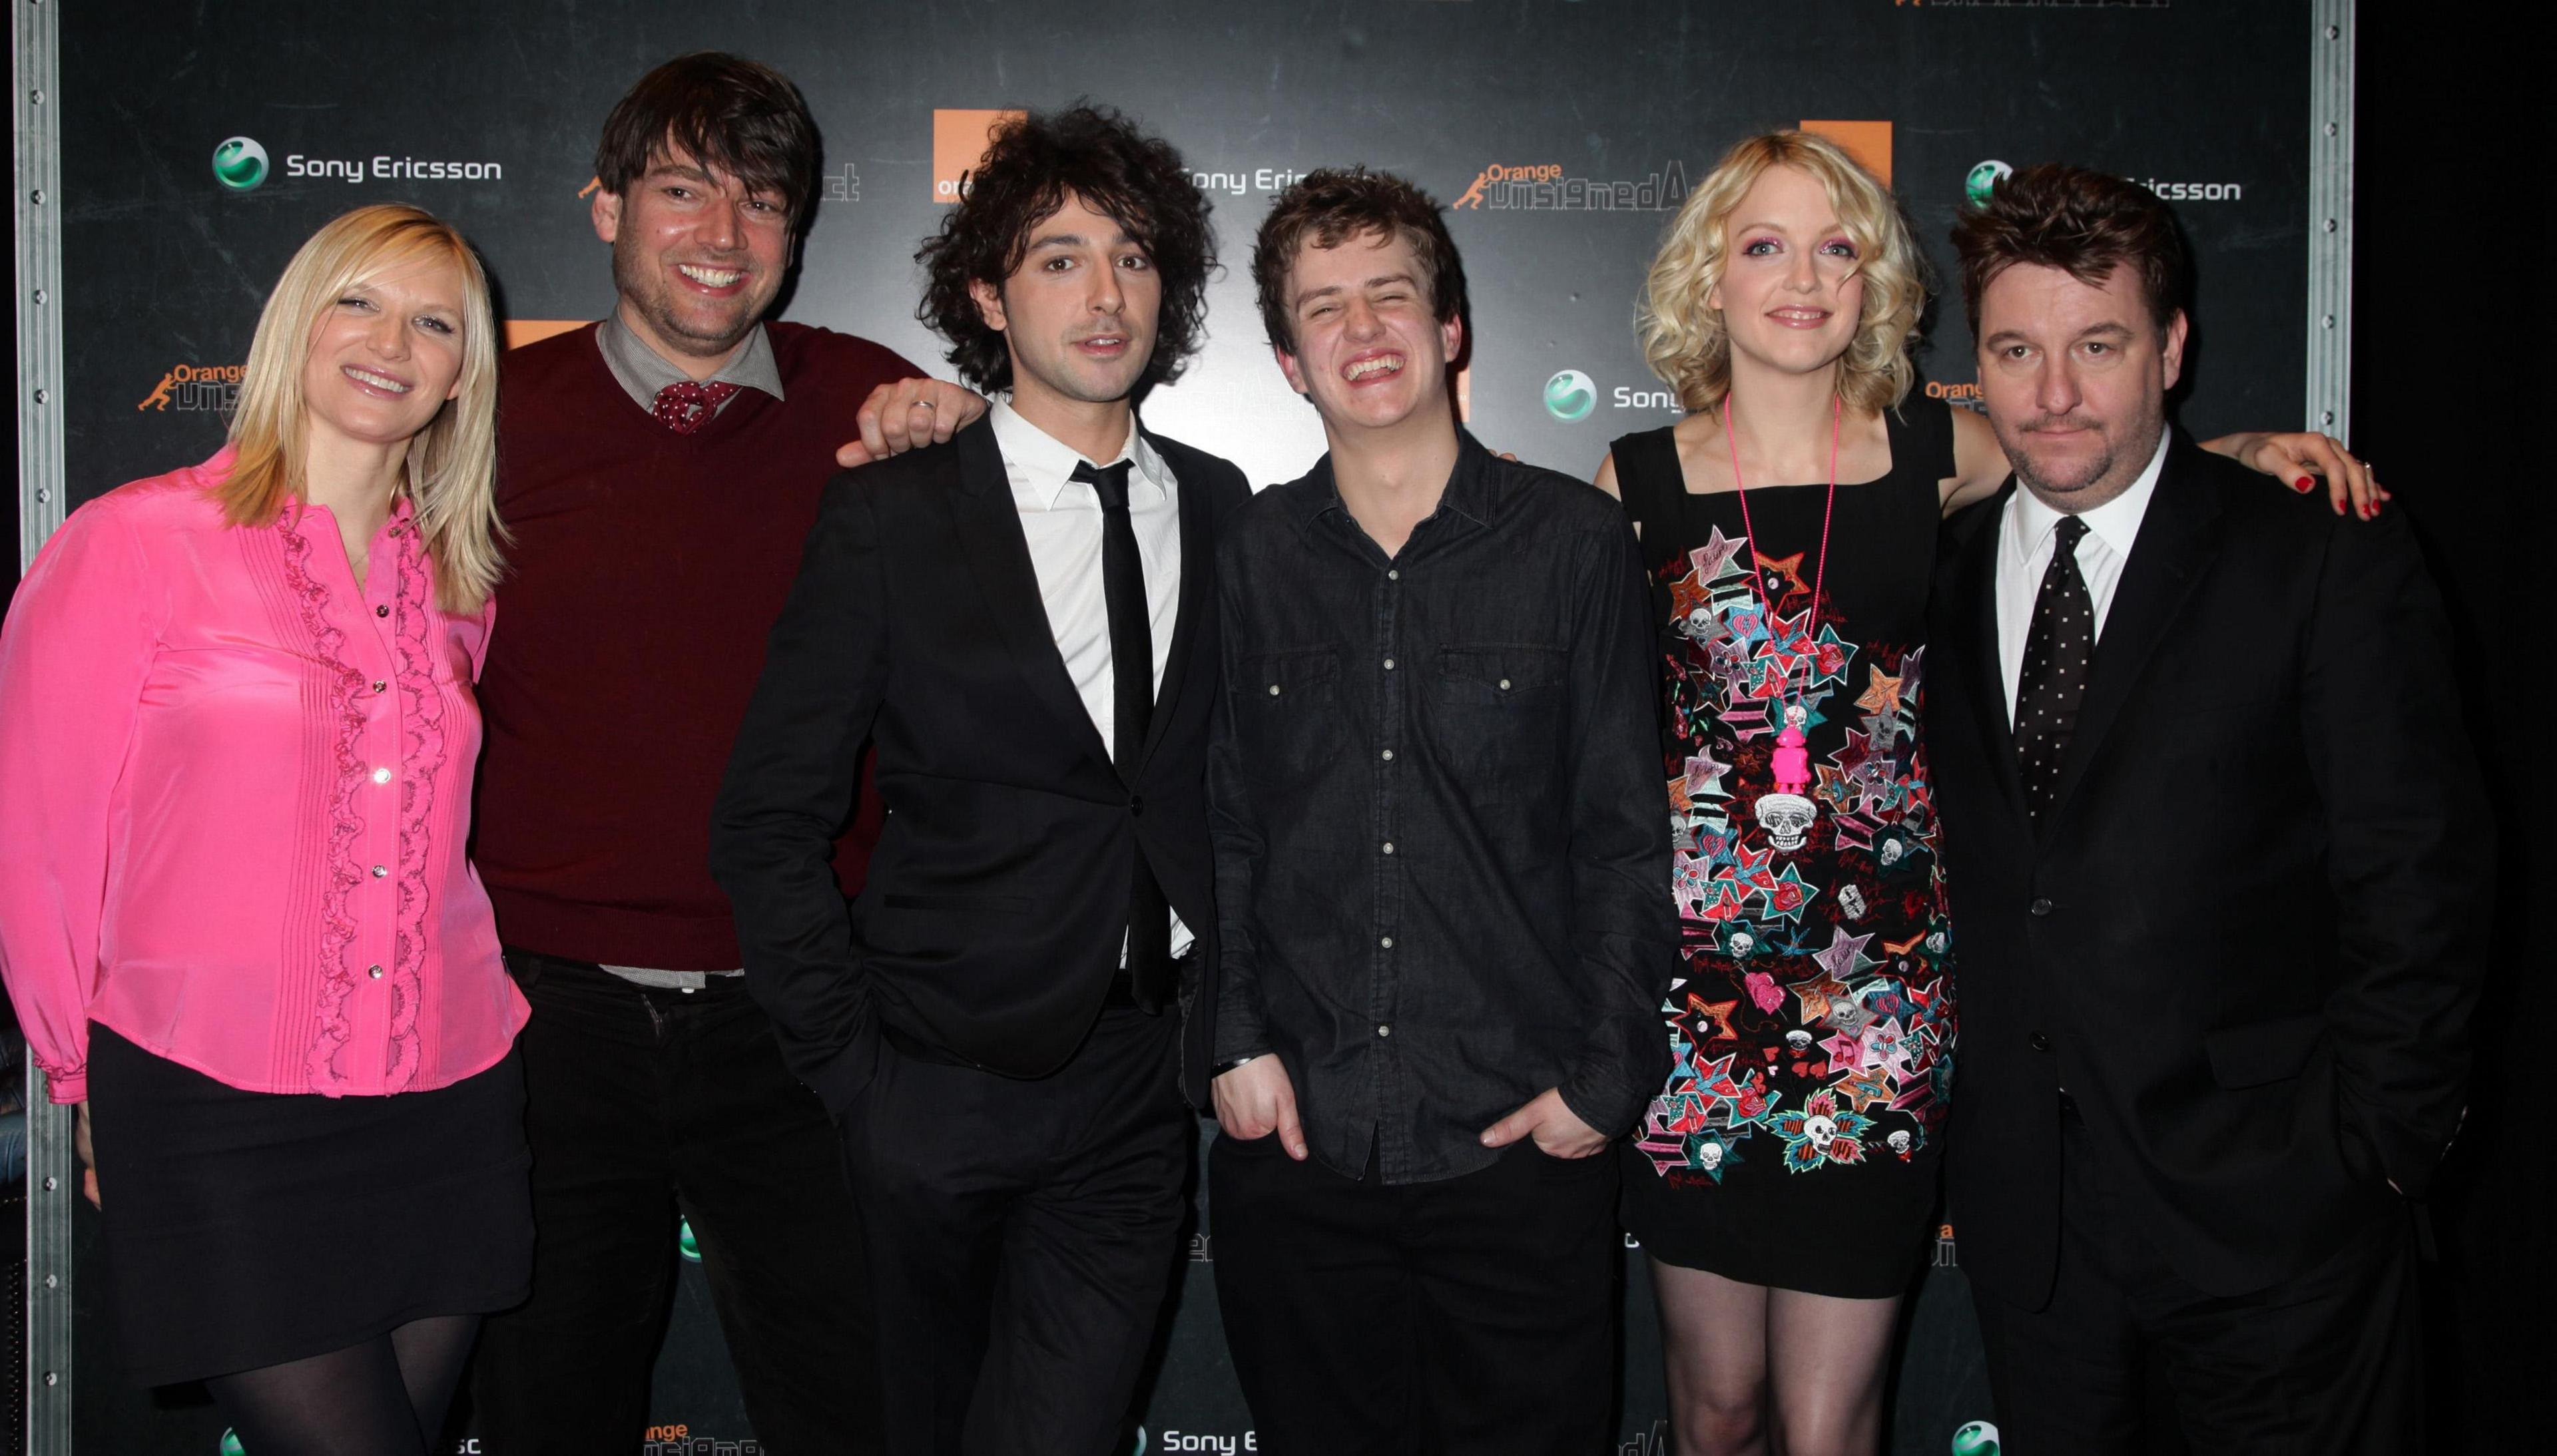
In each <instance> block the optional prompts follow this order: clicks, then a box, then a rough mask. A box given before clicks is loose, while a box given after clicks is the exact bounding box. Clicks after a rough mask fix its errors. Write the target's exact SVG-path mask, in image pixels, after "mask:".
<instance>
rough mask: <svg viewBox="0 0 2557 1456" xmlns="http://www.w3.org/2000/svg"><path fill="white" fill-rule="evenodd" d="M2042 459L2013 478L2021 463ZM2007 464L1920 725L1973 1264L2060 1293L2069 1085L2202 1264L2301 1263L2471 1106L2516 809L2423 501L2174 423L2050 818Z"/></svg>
mask: <svg viewBox="0 0 2557 1456" xmlns="http://www.w3.org/2000/svg"><path fill="white" fill-rule="evenodd" d="M2016 488H2018V487H2017V486H2016V485H2015V484H2014V483H2013V482H2010V483H2009V484H2008V486H2007V489H2008V490H2010V491H2012V490H2014V489H2016ZM2005 508H2006V495H2005V493H2004V492H2001V493H2000V494H1999V496H1998V497H1997V498H1996V499H1995V500H1991V501H1987V502H1983V503H1981V504H1979V505H1977V506H1974V507H1972V508H1971V509H1969V510H1968V511H1965V512H1963V513H1962V514H1961V515H1959V516H1957V517H1956V518H1955V519H1954V520H1953V521H1952V522H1951V523H1950V524H1949V525H1948V527H1947V529H1946V533H1945V536H1944V538H1943V544H1942V547H1941V551H1940V555H1939V576H1938V580H1937V584H1936V593H1935V598H1934V602H1935V604H1934V608H1933V611H1934V621H1933V623H1932V626H1931V629H1930V641H1931V642H1932V643H1933V644H1934V653H1935V656H1936V659H1937V660H1936V663H1935V664H1934V665H1933V670H1932V671H1931V672H1930V673H1929V674H1928V679H1929V681H1928V684H1927V692H1928V702H1927V727H1928V751H1929V753H1930V755H1931V758H1932V761H1933V766H1934V770H1935V775H1936V785H1937V791H1938V794H1939V802H1940V807H1941V810H1942V813H1943V816H1944V826H1945V855H1946V865H1947V869H1948V876H1947V878H1948V884H1949V887H1950V890H1951V896H1952V908H1953V926H1954V933H1955V956H1956V964H1957V967H1958V970H1957V973H1956V974H1957V978H1958V983H1957V984H1958V988H1959V993H1960V1006H1961V1043H1960V1048H1961V1049H1960V1054H1959V1058H1958V1062H1957V1068H1958V1070H1957V1072H1956V1074H1955V1077H1956V1081H1955V1086H1954V1091H1953V1097H1952V1121H1951V1127H1950V1129H1949V1133H1948V1153H1947V1156H1948V1159H1949V1167H1950V1179H1951V1184H1950V1193H1951V1215H1952V1218H1953V1220H1954V1223H1955V1226H1956V1227H1957V1228H1958V1229H1959V1230H1960V1231H1961V1240H1962V1256H1963V1257H1962V1262H1963V1265H1964V1267H1965V1269H1966V1270H1967V1271H1968V1272H1969V1273H1970V1275H1971V1276H1972V1277H1973V1278H1975V1279H1977V1280H1979V1281H1981V1283H1982V1284H1983V1285H1984V1286H1985V1287H1987V1288H1988V1289H1989V1290H1990V1292H1992V1293H1994V1294H1996V1295H1997V1296H1998V1297H1999V1298H2001V1299H2003V1300H2005V1301H2007V1302H2009V1303H2013V1304H2017V1305H2021V1306H2024V1307H2027V1308H2036V1307H2039V1306H2040V1305H2041V1304H2042V1302H2043V1301H2044V1300H2045V1299H2046V1298H2047V1297H2048V1295H2049V1292H2050V1290H2051V1287H2052V1277H2053V1268H2054V1257H2055V1255H2056V1253H2057V1250H2058V1240H2059V1225H2058V1210H2059V1197H2060V1163H2059V1159H2060V1150H2059V1138H2060V1127H2059V1117H2058V1093H2059V1091H2060V1089H2062V1088H2064V1087H2065V1088H2067V1089H2068V1091H2069V1093H2070V1094H2071V1096H2072V1097H2073V1098H2074V1099H2075V1100H2076V1102H2077V1103H2078V1105H2079V1107H2080V1109H2081V1110H2082V1112H2083V1114H2084V1117H2085V1120H2086V1127H2087V1134H2088V1142H2089V1145H2090V1146H2091V1147H2092V1148H2093V1149H2094V1150H2095V1155H2096V1156H2097V1157H2099V1158H2100V1159H2101V1166H2102V1168H2103V1171H2104V1174H2105V1176H2106V1179H2107V1181H2108V1183H2109V1184H2110V1185H2111V1186H2112V1187H2113V1188H2115V1189H2117V1190H2118V1191H2119V1196H2120V1197H2121V1198H2122V1199H2123V1200H2124V1201H2125V1209H2124V1211H2123V1214H2122V1217H2123V1218H2124V1219H2126V1220H2136V1221H2137V1222H2138V1223H2139V1224H2140V1225H2141V1226H2143V1227H2145V1228H2147V1229H2148V1230H2149V1231H2150V1233H2151V1235H2152V1237H2154V1238H2155V1239H2156V1241H2157V1243H2158V1246H2159V1249H2160V1250H2161V1252H2162V1253H2164V1254H2165V1256H2166V1257H2167V1258H2168V1259H2169V1260H2170V1261H2171V1262H2172V1263H2173V1265H2174V1266H2175V1268H2176V1270H2177V1271H2178V1272H2179V1273H2180V1274H2181V1275H2182V1276H2183V1277H2185V1278H2186V1279H2188V1280H2189V1281H2191V1282H2192V1283H2193V1284H2195V1285H2197V1286H2198V1287H2200V1288H2202V1289H2204V1290H2205V1291H2208V1292H2211V1293H2214V1294H2222V1295H2225V1294H2237V1293H2242V1292H2245V1291H2248V1290H2251V1289H2256V1288H2261V1287H2263V1286H2265V1285H2268V1284H2270V1283H2273V1282H2274V1281H2276V1280H2278V1279H2280V1278H2283V1277H2285V1276H2287V1275H2289V1274H2292V1273H2295V1272H2297V1271H2299V1270H2301V1269H2303V1268H2305V1267H2307V1266H2308V1265H2310V1264H2312V1263H2314V1262H2316V1261H2317V1260H2318V1259H2319V1258H2321V1257H2324V1256H2326V1255H2327V1254H2330V1253H2332V1252H2333V1251H2334V1249H2335V1248H2336V1247H2337V1246H2338V1245H2339V1244H2340V1243H2341V1242H2342V1241H2343V1240H2344V1239H2345V1238H2347V1237H2348V1236H2350V1235H2351V1234H2353V1233H2354V1232H2355V1231H2357V1230H2361V1229H2366V1228H2368V1227H2369V1226H2370V1221H2371V1220H2372V1219H2374V1218H2378V1217H2382V1216H2385V1215H2386V1213H2387V1212H2388V1210H2389V1208H2390V1206H2391V1201H2392V1200H2393V1198H2394V1197H2395V1195H2393V1194H2391V1193H2390V1191H2389V1188H2388V1180H2390V1179H2394V1180H2395V1181H2396V1183H2397V1185H2398V1186H2399V1187H2400V1188H2402V1189H2404V1190H2405V1191H2406V1193H2407V1194H2408V1195H2410V1196H2420V1195H2421V1194H2422V1193H2423V1191H2424V1188H2425V1185H2426V1183H2427V1182H2428V1181H2429V1179H2430V1177H2431V1175H2432V1171H2433V1167H2434V1165H2435V1163H2436V1162H2437V1160H2438V1159H2439V1158H2440V1156H2441V1153H2442V1150H2443V1148H2444V1147H2445V1146H2446V1145H2447V1144H2448V1142H2449V1140H2450V1137H2451V1134H2452V1132H2453V1131H2454V1130H2455V1128H2456V1127H2457V1125H2458V1122H2459V1116H2460V1110H2461V1107H2462V1095H2463V1086H2464V1083H2465V1082H2466V1077H2467V1070H2468V1060H2469V1053H2468V1038H2467V1022H2468V1017H2469V1012H2470V1009H2471V1007H2472V1005H2473V1004H2474V1002H2475V999H2476V995H2477V992H2478V988H2479V984H2480V982H2481V980H2482V978H2483V976H2484V971H2485V965H2484V944H2485V940H2484V937H2485V931H2486V928H2487V916H2488V900H2489V880H2490V874H2491V864H2490V848H2489V847H2490V836H2491V833H2492V830H2491V826H2490V820H2489V817H2488V814H2487V810H2486V806H2485V803H2484V801H2483V797H2482V792H2481V789H2480V786H2479V782H2478V775H2477V769H2476V762H2475V758H2474V756H2473V754H2472V752H2471V749H2470V746H2469V740H2468V736H2467V734H2466V733H2465V732H2464V731H2463V730H2462V728H2461V725H2460V719H2459V713H2458V709H2457V703H2458V696H2457V693H2456V692H2455V690H2454V685H2453V682H2452V676H2451V670H2450V650H2449V648H2450V644H2449V633H2448V629H2447V627H2446V625H2445V623H2444V620H2443V617H2442V612H2441V608H2440V604H2439V601H2438V599H2437V597H2436V595H2435V593H2434V590H2433V586H2432V583H2431V581H2430V579H2429V578H2428V577H2427V576H2426V574H2425V571H2424V566H2423V563H2422V561H2421V560H2420V558H2419V557H2418V555H2417V553H2416V549H2415V545H2414V542H2413V540H2412V539H2411V537H2410V536H2409V535H2408V533H2407V531H2406V530H2405V522H2404V520H2403V518H2402V514H2400V513H2392V514H2390V515H2387V516H2385V517H2383V518H2381V519H2380V520H2379V521H2377V522H2375V523H2371V524H2362V523H2358V522H2354V521H2351V520H2344V519H2339V518H2338V517H2336V516H2335V515H2334V514H2333V513H2332V512H2330V511H2329V510H2328V509H2327V507H2326V504H2325V497H2324V495H2323V494H2320V495H2318V496H2315V497H2313V498H2304V497H2299V496H2293V495H2290V494H2288V493H2286V492H2283V491H2280V490H2277V489H2273V488H2271V487H2269V486H2268V485H2266V484H2265V483H2264V481H2263V480H2262V479H2261V478H2260V477H2259V476H2256V475H2253V474H2251V473H2249V472H2248V471H2246V470H2245V469H2243V468H2241V467H2239V466H2237V465H2234V464H2231V463H2227V462H2225V461H2222V460H2221V459H2220V458H2218V457H2216V456H2212V455H2208V454H2205V453H2204V452H2203V451H2201V450H2200V449H2199V448H2197V447H2196V446H2195V445H2194V444H2193V442H2192V441H2191V440H2190V439H2188V438H2186V437H2185V436H2184V435H2182V434H2181V432H2179V433H2178V434H2177V436H2176V438H2175V440H2174V443H2173V445H2172V446H2171V447H2170V449H2169V452H2168V455H2167V459H2166V463H2165V467H2164V470H2163V472H2162V473H2161V475H2160V477H2159V479H2158V483H2157V488H2156V493H2155V494H2154V495H2153V496H2152V497H2151V499H2150V502H2149V507H2148V514H2147V516H2146V517H2145V519H2144V520H2143V521H2142V523H2141V526H2140V532H2139V537H2138V540H2137V542H2136V544H2135V545H2134V546H2133V548H2132V551H2131V557H2130V560H2129V561H2128V562H2127V563H2125V565H2124V567H2123V570H2122V575H2121V578H2120V582H2119V585H2118V587H2117V589H2116V591H2115V595H2114V597H2113V604H2112V609H2111V612H2110V615H2109V616H2108V617H2107V619H2106V621H2105V624H2104V628H2103V632H2102V635H2101V637H2100V639H2099V640H2098V642H2097V644H2096V647H2095V662H2094V675H2093V677H2092V679H2091V680H2090V681H2089V683H2088V685H2087V689H2086V700H2085V703H2084V705H2083V707H2082V709H2081V711H2080V720H2079V725H2078V728H2077V731H2076V734H2075V737H2074V739H2073V740H2072V742H2071V744H2070V750H2069V757H2068V760H2067V762H2066V763H2065V765H2064V766H2063V768H2062V771H2061V777H2060V781H2059V784H2058V787H2057V790H2056V794H2055V798H2054V800H2053V804H2052V806H2051V807H2050V808H2049V809H2047V810H2046V811H2045V812H2044V814H2043V815H2042V821H2041V824H2040V826H2039V831H2038V832H2037V827H2036V826H2035V824H2034V823H2033V821H2032V820H2031V819H2030V818H2028V817H2027V815H2026V813H2025V809H2024V802H2023V796H2022V790H2021V789H2020V788H2019V786H2018V780H2017V773H2016V755H2015V748H2014V739H2013V736H2012V734H2011V732H2010V730H2009V728H2008V723H2007V711H2006V694H2005V688H2004V686H2003V685H2002V683H2001V680H2000V677H1999V671H1998V641H1997V622H1996V599H1997V593H1996V580H1997V578H1996V567H1997V552H1998V533H1999V519H2000V517H2001V515H2002V514H2003V513H2004V511H2005Z"/></svg>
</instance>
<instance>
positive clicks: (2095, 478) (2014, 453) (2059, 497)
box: [1992, 396, 2166, 515]
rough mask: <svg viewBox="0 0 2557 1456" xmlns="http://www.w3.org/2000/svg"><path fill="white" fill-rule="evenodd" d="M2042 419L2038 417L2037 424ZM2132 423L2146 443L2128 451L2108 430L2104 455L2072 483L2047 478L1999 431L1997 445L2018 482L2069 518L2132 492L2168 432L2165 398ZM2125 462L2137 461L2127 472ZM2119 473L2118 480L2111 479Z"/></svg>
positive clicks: (2020, 435) (2025, 435)
mask: <svg viewBox="0 0 2557 1456" xmlns="http://www.w3.org/2000/svg"><path fill="white" fill-rule="evenodd" d="M2043 418H2044V417H2042V416H2036V417H2035V419H2036V422H2037V423H2039V421H2040V420H2041V419H2043ZM2129 423H2130V429H2131V431H2132V432H2133V433H2135V434H2137V435H2138V436H2140V437H2142V438H2143V439H2144V440H2145V442H2146V443H2145V444H2142V445H2138V446H2137V447H2136V448H2126V446H2125V443H2124V442H2123V441H2122V440H2121V439H2120V438H2119V437H2117V436H2116V435H2115V434H2114V433H2113V432H2111V431H2109V430H2108V431H2106V432H2105V435H2104V453H2103V454H2102V455H2101V456H2099V457H2097V458H2096V459H2095V460H2094V461H2092V462H2090V463H2089V468H2087V469H2086V471H2085V472H2084V478H2083V479H2078V480H2073V481H2062V480H2056V479H2052V478H2049V477H2046V476H2044V475H2043V474H2042V473H2041V472H2040V471H2038V470H2036V469H2035V468H2034V465H2033V459H2032V456H2031V454H2030V453H2029V452H2027V451H2024V450H2021V449H2018V448H2017V447H2016V445H2015V444H2014V443H2012V442H2010V441H2009V439H2008V438H2007V435H2006V433H2005V432H2004V431H1999V432H1997V435H1998V444H1999V446H2000V447H2001V448H2003V449H2004V450H2005V451H2006V457H2007V463H2009V464H2010V465H2012V466H2013V467H2014V469H2015V478H2016V481H2017V483H2019V484H2021V485H2022V486H2024V488H2025V489H2027V490H2030V491H2032V492H2033V494H2034V496H2035V498H2037V499H2039V500H2040V501H2041V502H2042V503H2043V504H2045V505H2047V506H2050V507H2051V508H2052V509H2053V510H2056V511H2059V512H2061V513H2063V514H2067V515H2077V514H2083V513H2085V512H2086V511H2090V510H2093V509H2095V508H2096V507H2098V506H2101V505H2104V504H2105V503H2107V502H2109V501H2112V500H2114V499H2117V498H2119V497H2120V495H2121V494H2122V492H2123V491H2126V490H2128V489H2130V488H2131V485H2132V484H2133V482H2135V481H2137V480H2138V479H2139V477H2140V471H2141V470H2143V469H2145V468H2147V466H2148V463H2149V458H2150V457H2151V456H2154V455H2155V454H2157V444H2158V440H2159V438H2160V437H2161V436H2162V435H2163V434H2164V433H2165V431H2166V400H2165V398H2164V397H2163V396H2158V397H2155V398H2153V399H2152V400H2151V401H2150V403H2149V408H2148V410H2147V411H2146V413H2145V417H2144V418H2141V419H2138V420H2134V421H2131V422H2129ZM1992 424H1994V422H1992ZM2017 438H2018V439H2026V438H2030V437H2029V432H2025V431H2021V430H2019V431H2018V432H2017ZM2125 461H2130V462H2135V463H2134V464H2133V465H2132V466H2131V467H2130V468H2129V469H2128V470H2127V471H2125V470H2124V469H2123V463H2124V462H2125ZM2116 474H2118V475H2119V478H2112V477H2113V476H2115V475H2116Z"/></svg>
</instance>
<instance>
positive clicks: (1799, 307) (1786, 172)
mask: <svg viewBox="0 0 2557 1456" xmlns="http://www.w3.org/2000/svg"><path fill="white" fill-rule="evenodd" d="M1723 232H1724V236H1725V237H1726V239H1727V240H1728V241H1727V245H1726V247H1725V248H1724V251H1723V261H1722V278H1721V281H1720V282H1718V283H1716V284H1715V285H1714V286H1713V287H1712V288H1711V289H1710V290H1708V291H1707V292H1706V293H1705V303H1706V305H1707V306H1708V307H1710V308H1713V309H1716V310H1719V311H1720V312H1721V314H1722V320H1723V328H1724V329H1725V331H1727V332H1728V333H1729V334H1730V337H1731V352H1732V361H1733V363H1734V365H1735V366H1737V365H1739V364H1740V363H1741V361H1743V360H1746V361H1748V362H1749V363H1751V364H1755V365H1758V366H1760V367H1764V368H1769V369H1775V370H1779V371H1781V372H1784V373H1788V374H1807V373H1810V372H1812V371H1814V370H1817V369H1825V368H1827V367H1828V366H1829V365H1831V364H1833V363H1835V362H1836V361H1837V359H1838V357H1839V355H1841V354H1844V353H1845V352H1846V350H1847V346H1848V345H1849V344H1851V343H1853V342H1854V341H1855V331H1856V326H1857V324H1858V322H1859V321H1860V320H1861V318H1862V317H1863V312H1864V279H1863V277H1862V275H1861V274H1860V273H1859V272H1858V271H1857V264H1858V262H1859V258H1858V255H1857V249H1856V244H1855V240H1854V239H1853V238H1850V237H1848V236H1847V231H1846V225H1845V224H1844V223H1842V222H1840V221H1839V220H1838V215H1837V208H1836V207H1834V206H1832V205H1831V204H1830V202H1829V197H1828V191H1827V189H1825V188H1823V187H1821V186H1820V183H1819V180H1818V179H1817V178H1815V177H1813V176H1812V175H1811V174H1810V173H1808V172H1804V171H1802V170H1801V169H1799V168H1794V167H1770V168H1768V169H1767V170H1766V171H1765V172H1763V173H1760V174H1759V176H1758V180H1757V181H1756V182H1755V183H1752V184H1751V185H1750V187H1749V191H1747V192H1745V193H1743V194H1741V196H1740V201H1739V203H1738V204H1737V205H1735V206H1734V207H1733V208H1732V209H1731V215H1730V216H1729V217H1728V218H1727V219H1725V221H1724V223H1723Z"/></svg>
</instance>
